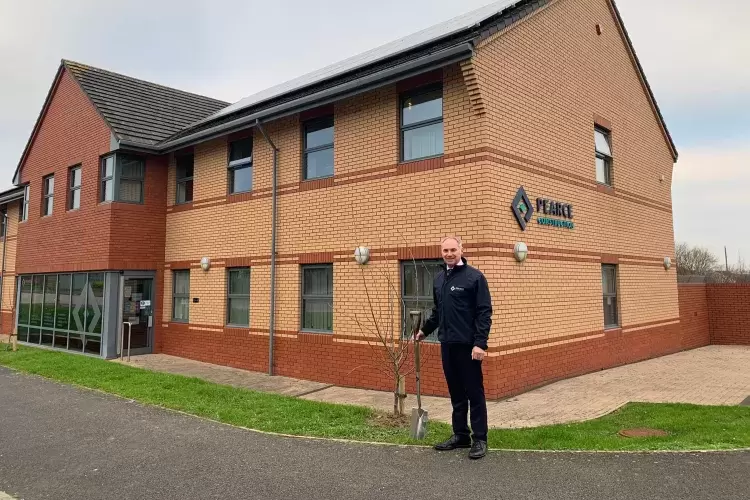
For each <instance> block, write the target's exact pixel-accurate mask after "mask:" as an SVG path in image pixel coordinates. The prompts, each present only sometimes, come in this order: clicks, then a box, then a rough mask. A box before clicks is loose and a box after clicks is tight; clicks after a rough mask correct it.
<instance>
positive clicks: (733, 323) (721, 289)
mask: <svg viewBox="0 0 750 500" xmlns="http://www.w3.org/2000/svg"><path fill="white" fill-rule="evenodd" d="M706 292H707V300H708V308H709V312H710V325H711V343H712V344H739V345H750V283H744V284H709V285H706Z"/></svg>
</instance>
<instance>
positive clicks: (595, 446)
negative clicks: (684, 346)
mask: <svg viewBox="0 0 750 500" xmlns="http://www.w3.org/2000/svg"><path fill="white" fill-rule="evenodd" d="M0 365H4V366H7V367H9V368H12V369H15V370H18V371H21V372H26V373H32V374H36V375H40V376H42V377H46V378H50V379H53V380H57V381H60V382H65V383H69V384H75V385H79V386H82V387H87V388H90V389H96V390H100V391H104V392H108V393H111V394H116V395H118V396H122V397H125V398H130V399H134V400H136V401H139V402H141V403H145V404H149V405H157V406H161V407H164V408H170V409H174V410H180V411H183V412H186V413H190V414H193V415H199V416H201V417H206V418H210V419H213V420H217V421H219V422H224V423H228V424H233V425H239V426H243V427H248V428H252V429H257V430H261V431H269V432H278V433H283V434H294V435H300V436H314V437H328V438H344V439H353V440H360V441H378V442H385V443H401V444H406V443H413V441H411V440H410V439H409V431H408V428H404V427H401V426H394V425H387V424H383V423H378V422H382V421H383V419H379V418H377V417H378V414H376V413H375V412H374V411H372V410H370V409H367V408H362V407H358V406H348V405H335V404H328V403H318V402H314V401H306V400H301V399H295V398H291V397H287V396H280V395H276V394H266V393H260V392H254V391H249V390H245V389H238V388H234V387H229V386H223V385H219V384H214V383H211V382H205V381H203V380H200V379H196V378H188V377H183V376H180V375H170V374H165V373H157V372H150V371H147V370H142V369H140V368H133V367H130V366H124V365H120V364H117V363H111V362H108V361H104V360H101V359H97V358H92V357H85V356H80V355H74V354H68V353H64V352H56V351H49V350H44V349H36V348H31V347H19V350H18V352H15V353H14V352H11V351H8V350H6V349H5V346H2V347H0ZM428 410H429V409H428ZM632 427H651V428H656V429H662V430H664V431H667V432H668V433H669V435H668V436H667V437H659V438H623V437H620V436H618V434H617V432H618V431H619V430H621V429H625V428H632ZM428 429H429V430H428V435H427V439H426V440H425V441H419V442H418V443H419V444H433V443H435V442H437V441H440V440H443V439H445V438H447V437H448V436H450V427H449V426H448V425H446V424H442V423H438V422H430V423H429V427H428ZM489 446H490V447H491V448H505V449H535V450H698V449H701V450H703V449H730V448H746V447H750V407H740V406H731V407H730V406H695V405H685V404H646V403H631V404H628V405H626V406H624V407H622V408H621V409H619V410H617V411H615V412H614V413H611V414H609V415H607V416H604V417H601V418H598V419H596V420H592V421H588V422H583V423H576V424H568V425H552V426H545V427H536V428H532V429H514V430H506V429H491V430H490V433H489Z"/></svg>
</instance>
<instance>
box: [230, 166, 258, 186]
mask: <svg viewBox="0 0 750 500" xmlns="http://www.w3.org/2000/svg"><path fill="white" fill-rule="evenodd" d="M231 175H232V188H231V189H232V192H233V193H243V192H246V191H250V190H252V189H253V167H252V166H247V167H241V168H234V169H232V170H231Z"/></svg>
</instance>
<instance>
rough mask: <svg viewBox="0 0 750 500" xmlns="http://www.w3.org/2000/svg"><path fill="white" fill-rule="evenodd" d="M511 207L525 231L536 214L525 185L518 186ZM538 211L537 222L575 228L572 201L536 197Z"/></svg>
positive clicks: (543, 224)
mask: <svg viewBox="0 0 750 500" xmlns="http://www.w3.org/2000/svg"><path fill="white" fill-rule="evenodd" d="M510 208H511V210H513V215H514V216H515V217H516V221H518V225H519V226H520V227H521V230H522V231H525V230H526V227H527V226H528V224H529V222H531V219H532V217H533V215H534V207H533V206H532V204H531V200H529V196H528V195H527V194H526V190H525V189H524V188H523V186H521V187H520V188H518V191H517V192H516V197H515V198H513V204H512V205H511V207H510ZM536 211H537V213H538V215H537V217H536V222H537V224H540V225H542V226H553V227H562V228H565V229H573V228H574V227H575V225H574V224H573V222H572V219H573V205H572V204H570V203H565V202H561V201H556V200H552V199H548V198H541V197H540V198H537V199H536Z"/></svg>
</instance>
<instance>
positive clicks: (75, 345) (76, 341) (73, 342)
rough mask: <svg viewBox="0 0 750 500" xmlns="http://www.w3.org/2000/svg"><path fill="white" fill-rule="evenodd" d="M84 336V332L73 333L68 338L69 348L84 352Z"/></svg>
mask: <svg viewBox="0 0 750 500" xmlns="http://www.w3.org/2000/svg"><path fill="white" fill-rule="evenodd" d="M84 337H85V336H84V335H83V334H82V333H71V334H70V337H69V340H68V350H69V351H76V352H83V339H84Z"/></svg>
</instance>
